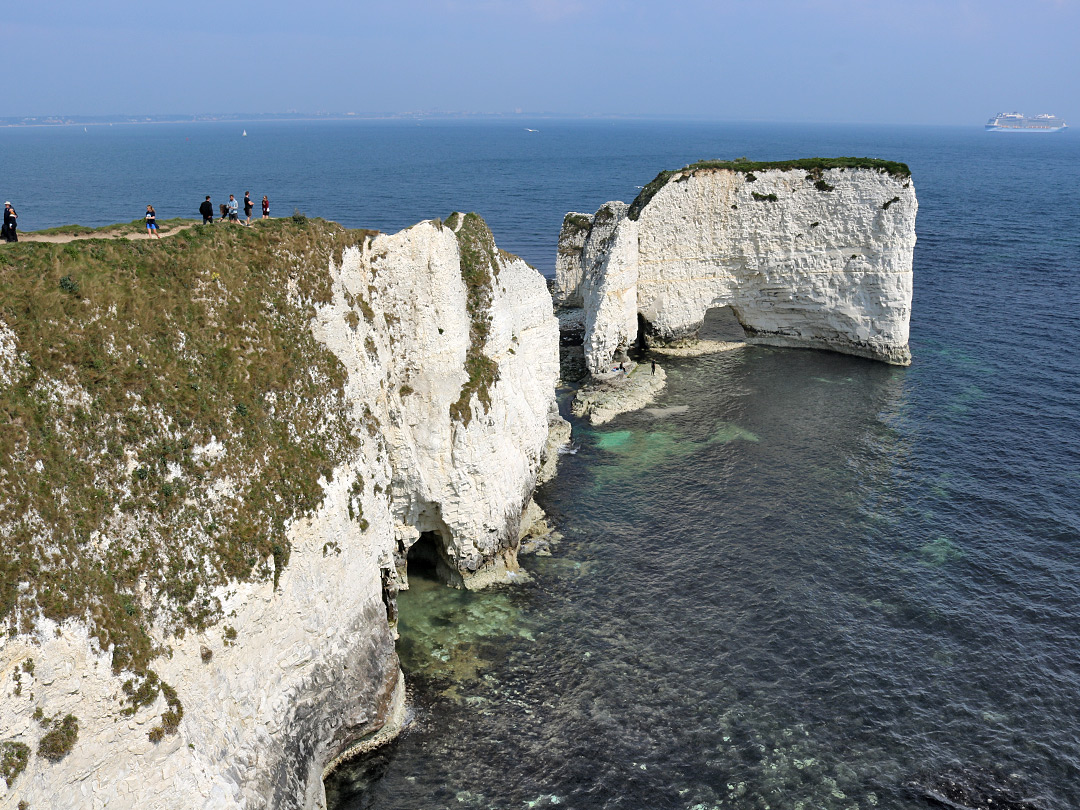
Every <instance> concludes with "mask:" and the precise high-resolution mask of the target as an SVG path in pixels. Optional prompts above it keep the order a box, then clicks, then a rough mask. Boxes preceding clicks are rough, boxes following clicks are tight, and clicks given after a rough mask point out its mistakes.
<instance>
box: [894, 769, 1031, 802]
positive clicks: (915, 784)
mask: <svg viewBox="0 0 1080 810" xmlns="http://www.w3.org/2000/svg"><path fill="white" fill-rule="evenodd" d="M907 787H908V789H909V790H911V791H912V792H913V793H914V794H915V795H917V796H919V797H921V798H923V799H925V800H927V801H928V802H930V803H931V804H933V805H934V806H937V807H947V808H949V810H1047V806H1046V805H1045V804H1043V803H1041V802H1040V801H1039V800H1038V799H1037V798H1034V797H1031V796H1028V795H1025V794H1026V791H1025V790H1024V789H1023V787H1022V786H1021V785H1020V784H1019V780H1018V779H1017V778H1016V777H1012V776H1003V775H1001V774H999V773H994V772H992V771H989V770H986V769H985V768H978V767H972V768H964V769H963V770H955V771H948V772H946V773H943V774H935V775H927V776H921V777H918V778H916V779H912V780H910V781H909V782H908V783H907Z"/></svg>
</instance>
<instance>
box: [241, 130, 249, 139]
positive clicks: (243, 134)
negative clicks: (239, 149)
mask: <svg viewBox="0 0 1080 810" xmlns="http://www.w3.org/2000/svg"><path fill="white" fill-rule="evenodd" d="M240 137H241V138H246V137H247V130H246V129H245V130H244V131H243V132H241V133H240Z"/></svg>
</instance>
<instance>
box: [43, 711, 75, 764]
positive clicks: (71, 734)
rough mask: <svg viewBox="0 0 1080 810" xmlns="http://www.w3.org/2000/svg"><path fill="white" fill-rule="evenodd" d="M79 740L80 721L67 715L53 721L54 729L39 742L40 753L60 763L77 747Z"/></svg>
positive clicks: (71, 715)
mask: <svg viewBox="0 0 1080 810" xmlns="http://www.w3.org/2000/svg"><path fill="white" fill-rule="evenodd" d="M78 739H79V720H78V718H77V717H75V715H73V714H68V715H65V716H64V718H63V719H62V720H53V722H52V728H51V729H50V730H49V731H47V732H45V734H44V736H42V738H41V740H39V741H38V753H39V754H40V755H41V756H43V757H45V759H47V760H50V761H51V762H59V761H60V760H62V759H63V758H64V757H66V756H67V755H68V754H69V753H71V749H72V748H74V747H75V742H76V741H77V740H78Z"/></svg>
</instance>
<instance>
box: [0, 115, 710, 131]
mask: <svg viewBox="0 0 1080 810" xmlns="http://www.w3.org/2000/svg"><path fill="white" fill-rule="evenodd" d="M422 120H423V121H430V120H444V121H537V120H564V121H565V120H580V121H593V120H612V121H618V120H625V121H637V120H655V121H681V120H686V121H695V120H711V119H708V117H707V116H686V115H620V114H616V113H597V114H576V115H575V114H573V113H556V112H531V111H530V112H506V113H493V112H452V111H430V112H426V111H415V112H403V113H371V112H366V113H354V112H344V113H342V112H335V113H321V112H316V113H310V112H305V113H300V112H285V113H200V114H198V115H177V114H168V115H38V116H9V117H6V118H0V128H12V127H73V126H79V127H90V126H113V125H117V124H125V125H126V124H203V123H215V122H223V123H247V122H253V121H254V122H258V121H422Z"/></svg>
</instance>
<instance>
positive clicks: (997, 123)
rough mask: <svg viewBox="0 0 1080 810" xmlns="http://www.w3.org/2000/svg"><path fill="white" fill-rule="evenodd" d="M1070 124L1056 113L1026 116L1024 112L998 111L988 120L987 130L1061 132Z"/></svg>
mask: <svg viewBox="0 0 1080 810" xmlns="http://www.w3.org/2000/svg"><path fill="white" fill-rule="evenodd" d="M1067 126H1068V125H1067V124H1066V123H1065V122H1064V121H1062V120H1061V119H1060V118H1058V117H1057V116H1056V115H1050V114H1049V113H1043V114H1042V115H1036V116H1035V117H1034V118H1026V117H1024V114H1023V113H1018V112H1012V113H998V114H997V115H995V116H994V117H993V118H991V119H990V120H989V121H987V122H986V131H987V132H1061V131H1062V130H1063V129H1065V128H1066V127H1067Z"/></svg>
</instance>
